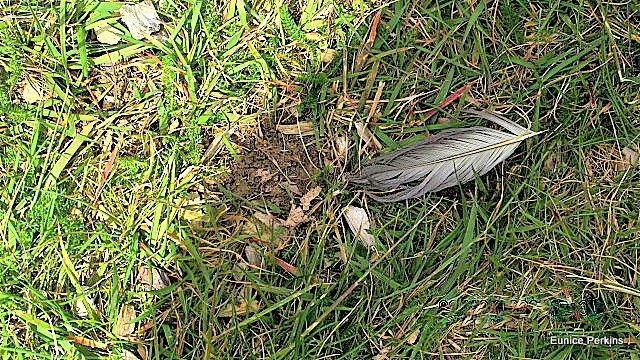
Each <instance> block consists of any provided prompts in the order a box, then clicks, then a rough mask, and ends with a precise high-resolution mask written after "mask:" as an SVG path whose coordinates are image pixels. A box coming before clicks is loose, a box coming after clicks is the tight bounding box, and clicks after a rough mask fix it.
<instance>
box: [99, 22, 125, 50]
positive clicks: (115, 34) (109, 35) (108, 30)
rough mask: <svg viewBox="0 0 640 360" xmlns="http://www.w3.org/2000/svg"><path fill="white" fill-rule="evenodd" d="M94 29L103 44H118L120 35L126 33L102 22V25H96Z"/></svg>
mask: <svg viewBox="0 0 640 360" xmlns="http://www.w3.org/2000/svg"><path fill="white" fill-rule="evenodd" d="M93 31H95V33H96V37H97V38H98V41H99V42H101V43H103V44H108V45H116V44H117V43H119V42H120V37H121V36H122V35H124V33H123V32H122V31H120V30H118V29H116V28H114V27H113V26H111V25H109V24H102V25H100V26H96V27H95V28H94V29H93Z"/></svg>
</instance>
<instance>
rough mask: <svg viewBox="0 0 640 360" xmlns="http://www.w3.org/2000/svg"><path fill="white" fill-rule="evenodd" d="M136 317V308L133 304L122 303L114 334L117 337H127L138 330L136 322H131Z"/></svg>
mask: <svg viewBox="0 0 640 360" xmlns="http://www.w3.org/2000/svg"><path fill="white" fill-rule="evenodd" d="M135 318H136V309H134V308H133V306H131V305H122V307H121V308H120V312H119V313H118V321H117V322H116V326H115V329H113V334H114V335H115V336H117V337H127V336H129V335H131V334H133V332H134V331H136V324H130V322H131V320H133V319H135Z"/></svg>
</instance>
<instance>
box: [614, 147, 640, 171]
mask: <svg viewBox="0 0 640 360" xmlns="http://www.w3.org/2000/svg"><path fill="white" fill-rule="evenodd" d="M620 154H621V155H622V159H620V160H619V161H617V162H616V164H615V165H614V167H615V168H616V170H618V171H622V170H627V169H629V168H630V167H632V166H633V165H636V164H637V163H638V152H637V151H635V150H633V149H631V148H629V147H624V148H622V150H621V151H620Z"/></svg>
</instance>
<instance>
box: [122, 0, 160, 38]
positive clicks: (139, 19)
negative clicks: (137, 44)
mask: <svg viewBox="0 0 640 360" xmlns="http://www.w3.org/2000/svg"><path fill="white" fill-rule="evenodd" d="M120 15H122V21H123V22H124V23H125V25H127V29H129V32H131V36H132V37H133V38H134V39H136V40H141V39H144V38H145V35H151V34H153V33H155V32H157V31H159V30H160V17H159V16H158V12H157V11H156V8H155V7H154V6H153V3H152V2H151V1H149V0H145V1H143V2H140V3H137V4H135V5H122V7H121V8H120Z"/></svg>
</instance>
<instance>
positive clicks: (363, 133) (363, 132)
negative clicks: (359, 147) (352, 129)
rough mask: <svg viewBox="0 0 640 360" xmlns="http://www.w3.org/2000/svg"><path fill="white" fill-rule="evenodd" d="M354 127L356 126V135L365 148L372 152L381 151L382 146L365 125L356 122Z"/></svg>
mask: <svg viewBox="0 0 640 360" xmlns="http://www.w3.org/2000/svg"><path fill="white" fill-rule="evenodd" d="M354 125H355V126H356V131H357V132H358V135H359V136H360V138H362V141H364V144H365V147H370V148H371V150H373V151H378V150H380V149H382V144H380V141H378V139H377V138H376V137H375V135H373V133H372V132H371V130H369V128H368V127H367V125H365V124H364V123H361V122H359V121H356V122H355V123H354Z"/></svg>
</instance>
